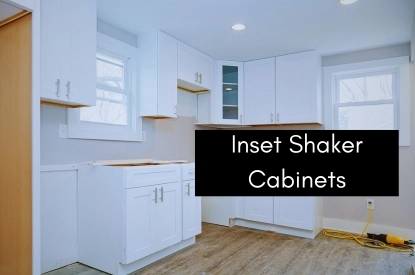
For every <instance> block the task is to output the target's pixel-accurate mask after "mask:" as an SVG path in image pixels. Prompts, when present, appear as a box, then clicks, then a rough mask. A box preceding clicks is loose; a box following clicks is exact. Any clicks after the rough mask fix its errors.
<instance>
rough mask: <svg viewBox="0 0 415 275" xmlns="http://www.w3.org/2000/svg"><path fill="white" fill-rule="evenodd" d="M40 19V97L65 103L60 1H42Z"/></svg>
mask: <svg viewBox="0 0 415 275" xmlns="http://www.w3.org/2000/svg"><path fill="white" fill-rule="evenodd" d="M40 7H41V14H42V16H41V17H40V34H41V36H40V85H41V91H40V97H41V99H42V100H45V101H49V100H53V101H63V102H64V101H65V98H66V97H65V94H64V91H63V83H64V82H65V81H67V80H66V79H63V78H62V71H61V68H62V50H63V44H62V42H63V41H62V37H61V36H62V35H63V32H62V18H61V14H62V1H61V0H42V1H41V6H40Z"/></svg>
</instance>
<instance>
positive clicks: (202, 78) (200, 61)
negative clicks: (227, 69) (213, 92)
mask: <svg viewBox="0 0 415 275" xmlns="http://www.w3.org/2000/svg"><path fill="white" fill-rule="evenodd" d="M194 62H195V68H196V72H197V73H198V85H199V86H201V87H203V88H206V89H207V90H210V89H211V88H212V87H211V86H212V84H211V83H212V73H213V72H212V71H213V70H212V68H213V62H214V61H213V58H211V57H210V56H208V55H206V54H204V53H202V52H199V51H195V55H194Z"/></svg>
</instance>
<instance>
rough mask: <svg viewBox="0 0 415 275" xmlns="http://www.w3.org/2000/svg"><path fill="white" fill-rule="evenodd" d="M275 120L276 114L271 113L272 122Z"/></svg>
mask: <svg viewBox="0 0 415 275" xmlns="http://www.w3.org/2000/svg"><path fill="white" fill-rule="evenodd" d="M273 120H274V114H273V113H271V122H273Z"/></svg>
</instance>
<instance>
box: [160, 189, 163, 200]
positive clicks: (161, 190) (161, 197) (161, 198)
mask: <svg viewBox="0 0 415 275" xmlns="http://www.w3.org/2000/svg"><path fill="white" fill-rule="evenodd" d="M160 192H161V196H160V200H161V201H163V187H161V188H160Z"/></svg>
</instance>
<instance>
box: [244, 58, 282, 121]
mask: <svg viewBox="0 0 415 275" xmlns="http://www.w3.org/2000/svg"><path fill="white" fill-rule="evenodd" d="M244 82H245V89H244V116H245V119H244V123H245V124H248V125H256V124H273V123H275V121H276V111H275V57H272V58H266V59H260V60H254V61H249V62H245V63H244Z"/></svg>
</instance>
